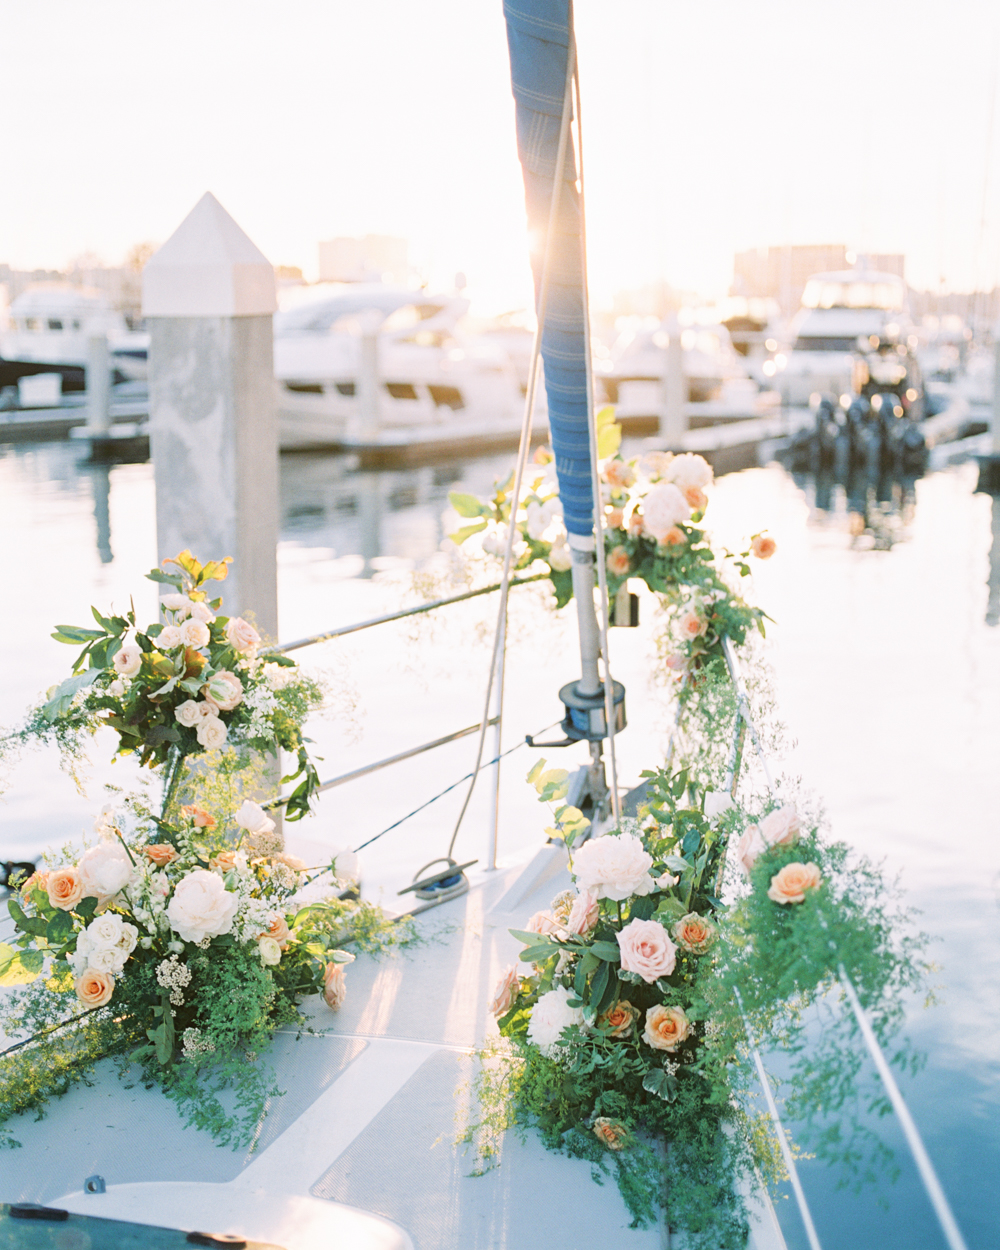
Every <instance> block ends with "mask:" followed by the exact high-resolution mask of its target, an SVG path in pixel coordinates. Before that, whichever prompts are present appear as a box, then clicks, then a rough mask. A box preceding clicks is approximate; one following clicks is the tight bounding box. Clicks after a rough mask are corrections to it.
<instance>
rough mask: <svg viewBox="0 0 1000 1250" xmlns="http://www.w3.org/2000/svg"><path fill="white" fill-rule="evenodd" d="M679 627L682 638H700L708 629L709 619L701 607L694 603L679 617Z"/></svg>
mask: <svg viewBox="0 0 1000 1250" xmlns="http://www.w3.org/2000/svg"><path fill="white" fill-rule="evenodd" d="M677 628H678V629H679V630H680V632H681V637H682V638H700V637H701V636H702V635H703V634H704V633H705V631H706V630H707V629H708V621H707V620H706V619H705V616H704V614H703V613H702V612H701V611H700V609H699V608H697V607H696V606H695V605H694V604H692V605H691V606H690V607H689V608H685V610H684V611H683V612H682V613H681V615H680V616H679V617H678V618H677Z"/></svg>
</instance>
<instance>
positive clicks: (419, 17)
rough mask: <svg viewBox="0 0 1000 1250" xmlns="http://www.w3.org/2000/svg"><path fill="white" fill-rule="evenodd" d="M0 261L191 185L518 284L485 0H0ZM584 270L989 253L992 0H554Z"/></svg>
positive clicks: (515, 221) (261, 240) (995, 144)
mask: <svg viewBox="0 0 1000 1250" xmlns="http://www.w3.org/2000/svg"><path fill="white" fill-rule="evenodd" d="M0 22H2V29H3V32H4V44H5V47H6V48H7V49H8V55H7V56H6V57H5V61H4V72H3V75H2V77H0V117H2V118H3V131H2V133H3V148H4V172H5V177H4V179H3V188H2V192H0V263H8V264H10V265H12V266H14V267H16V268H24V269H30V268H36V267H37V268H63V267H65V266H66V265H67V264H68V263H69V262H70V261H71V260H72V259H73V258H74V257H76V256H78V255H80V254H82V253H85V252H92V253H95V254H97V255H98V256H100V257H101V258H102V259H103V260H104V261H105V262H106V263H108V264H118V263H121V262H122V261H123V260H124V257H125V255H126V253H127V252H128V250H129V248H130V247H131V246H132V245H134V244H135V243H139V242H142V241H145V240H151V241H154V242H157V243H161V242H163V241H164V240H165V239H166V238H167V237H168V236H169V235H170V234H171V233H172V231H173V230H174V229H175V228H176V226H177V225H178V224H179V223H180V221H181V220H182V219H183V217H184V216H185V215H186V214H187V212H188V211H189V210H190V209H191V207H192V206H193V205H194V203H195V202H196V201H197V200H198V199H199V197H200V196H201V195H202V193H203V192H204V191H205V190H211V191H213V192H214V194H215V195H216V196H217V197H218V198H219V199H220V200H221V202H222V203H223V204H224V205H225V207H226V208H227V209H228V210H229V212H231V213H232V215H233V216H234V217H235V218H236V220H237V221H238V222H239V223H240V225H241V226H242V227H243V228H244V229H245V230H246V231H247V233H248V234H249V235H250V236H251V238H253V239H254V241H255V242H256V243H257V244H258V245H259V246H260V247H261V248H262V250H263V251H264V252H265V254H266V255H267V256H268V257H269V258H270V259H271V260H272V262H273V263H275V264H276V265H280V264H283V265H295V266H299V267H301V268H302V269H303V270H304V271H305V273H306V276H307V277H315V276H316V273H317V245H318V243H319V241H320V240H323V239H329V238H332V237H334V236H337V235H364V234H368V233H380V234H391V235H399V236H403V237H405V238H407V239H408V240H409V242H410V253H411V258H412V259H413V260H414V262H415V263H416V264H417V265H418V266H419V268H420V269H421V270H422V271H423V272H424V273H425V274H426V276H427V277H428V279H429V280H430V281H431V283H432V284H433V285H443V284H450V283H451V281H452V279H453V276H454V274H455V272H456V271H457V270H462V271H463V272H465V273H466V274H467V275H468V280H469V294H470V295H471V296H473V298H474V299H476V300H477V302H478V303H479V304H480V305H481V306H484V307H488V308H492V309H497V310H499V309H501V308H503V307H516V306H518V305H523V304H524V303H526V302H527V301H528V300H529V299H530V280H529V275H528V267H527V260H526V244H525V231H524V209H523V199H522V188H521V178H520V170H519V168H518V165H517V157H516V151H515V146H514V126H513V103H512V101H511V97H510V86H509V79H508V63H507V48H506V40H505V35H504V26H503V17H502V11H501V4H500V0H488V2H487V0H422V2H421V3H419V4H414V3H413V2H412V0H366V3H365V4H364V5H357V4H348V3H346V0H295V3H293V4H290V5H285V6H278V5H276V4H273V3H262V2H261V0H241V2H240V3H236V2H235V0H208V2H207V3H206V0H197V2H196V0H175V2H174V3H171V4H169V5H167V4H164V3H158V2H157V3H154V2H152V0H88V2H87V4H85V5H72V4H69V3H66V0H33V3H32V4H30V5H27V4H24V3H23V0H0ZM576 22H577V32H578V39H579V46H580V62H581V73H582V79H583V93H584V95H583V107H584V117H583V126H584V144H585V156H586V172H587V207H588V224H589V230H590V240H589V242H590V272H591V285H592V289H593V294H594V299H595V302H596V303H599V304H607V303H608V302H609V301H610V298H611V296H612V295H613V293H614V292H615V291H616V290H619V289H624V288H629V287H637V286H641V285H644V284H646V283H650V282H656V281H660V280H666V281H667V282H669V283H671V285H673V286H675V287H677V288H681V289H685V290H698V291H700V292H702V293H703V294H705V295H709V296H711V295H716V294H721V293H723V292H724V291H725V290H726V289H727V287H728V285H729V282H730V280H731V276H732V263H733V254H734V253H735V252H737V251H742V250H744V249H747V248H751V247H767V246H781V245H784V244H787V243H844V244H846V245H847V246H848V247H850V248H852V249H854V250H855V251H858V252H866V251H871V252H903V253H905V255H906V258H907V277H908V279H909V281H910V283H911V284H912V285H913V286H915V287H918V288H923V289H931V290H937V289H938V288H939V286H942V285H943V287H944V289H950V290H970V289H973V288H976V287H979V288H990V287H992V286H993V285H995V284H996V283H997V281H998V277H1000V153H998V148H1000V123H998V121H997V119H996V113H997V106H998V101H997V66H998V51H1000V7H998V6H997V5H995V4H993V3H987V2H986V0H952V3H951V4H950V5H949V6H948V7H947V9H945V7H944V6H942V5H940V4H939V3H937V2H935V3H930V2H929V0H911V3H909V4H908V5H906V6H899V5H897V4H894V3H890V2H889V0H867V2H866V3H862V2H861V0H841V3H839V4H838V5H837V6H835V7H831V6H829V5H823V6H821V5H820V4H818V3H815V2H812V0H809V2H804V0H799V2H798V3H791V2H790V0H763V2H762V3H758V4H756V5H753V6H751V5H746V4H745V3H740V2H739V0H717V3H715V4H713V5H708V4H706V3H701V4H694V5H692V4H681V3H680V0H576Z"/></svg>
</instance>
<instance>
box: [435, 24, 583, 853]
mask: <svg viewBox="0 0 1000 1250" xmlns="http://www.w3.org/2000/svg"><path fill="white" fill-rule="evenodd" d="M575 60H576V48H575V45H574V44H573V43H572V41H571V42H570V47H569V50H568V52H567V56H566V90H565V92H564V95H563V111H562V121H561V124H560V128H559V149H558V153H557V155H556V167H555V179H554V181H553V186H552V200H551V203H550V205H549V221H548V226H547V228H546V232H545V252H544V253H543V256H542V275H541V281H540V283H539V289H538V310H537V320H538V324H537V325H536V327H535V340H534V343H533V345H532V350H531V367H530V370H529V373H528V389H527V394H526V395H525V399H524V417H523V419H522V422H521V441H520V443H519V445H518V449H517V466H516V468H515V471H514V484H513V487H512V490H511V497H510V520H509V522H508V525H507V544H506V547H505V548H504V559H503V576H502V577H501V579H500V606H499V608H498V609H497V627H496V632H495V634H494V636H493V656H492V659H491V660H490V675H489V681H488V682H487V684H486V700H485V706H484V710H483V720H482V726H481V728H480V731H479V746H478V749H477V751H476V764H475V767H474V769H473V771H472V780H471V782H470V784H469V789H468V792H467V794H466V796H465V801H464V802H463V804H462V809H461V811H460V812H459V813H458V820H457V821H456V822H455V829H454V832H453V833H452V835H451V841H450V842H449V844H448V855H447V858H448V859H451V858H452V853H453V851H454V850H455V841H456V839H457V838H458V831H459V829H461V827H462V821H463V820H464V819H465V813H466V812H467V811H468V808H469V802H470V800H471V799H472V792H473V791H474V790H475V788H476V781H477V780H478V778H479V773H480V771H481V769H482V760H483V749H484V746H485V744H486V731H487V729H488V727H489V722H490V701H491V699H492V697H493V680H494V677H495V676H497V674H498V668H499V658H500V655H501V652H502V651H503V649H504V647H505V645H506V640H507V598H508V591H509V589H510V572H511V564H512V562H513V556H514V536H515V534H516V533H517V528H516V523H517V511H518V508H519V507H520V503H521V481H522V479H523V477H524V468H525V465H526V464H527V460H528V451H529V449H530V447H531V425H532V420H533V418H534V410H535V396H536V393H537V390H538V372H539V370H538V365H539V361H540V359H541V354H542V331H543V330H544V328H545V313H546V310H547V307H548V298H549V277H550V269H551V262H552V250H553V249H552V244H553V240H554V238H555V228H556V220H557V217H558V213H559V205H560V202H561V200H562V195H563V175H564V173H565V169H566V148H567V146H568V140H569V129H570V117H571V114H572V111H573V70H574V65H575Z"/></svg>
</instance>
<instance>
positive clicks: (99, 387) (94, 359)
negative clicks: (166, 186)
mask: <svg viewBox="0 0 1000 1250" xmlns="http://www.w3.org/2000/svg"><path fill="white" fill-rule="evenodd" d="M86 382H87V433H88V434H96V435H102V434H107V432H108V430H109V429H110V428H111V368H110V362H109V357H108V339H107V335H105V334H91V335H88V337H87V371H86Z"/></svg>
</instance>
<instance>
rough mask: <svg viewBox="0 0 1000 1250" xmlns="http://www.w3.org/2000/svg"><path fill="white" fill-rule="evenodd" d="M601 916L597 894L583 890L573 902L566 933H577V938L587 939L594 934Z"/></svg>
mask: <svg viewBox="0 0 1000 1250" xmlns="http://www.w3.org/2000/svg"><path fill="white" fill-rule="evenodd" d="M600 916H601V905H600V903H599V902H598V900H597V895H596V894H591V892H590V891H589V890H581V891H580V893H579V894H578V895H577V896H576V898H575V899H574V900H573V906H572V907H571V908H570V911H569V916H568V917H567V920H566V931H567V932H568V933H575V934H576V935H577V937H585V936H586V935H587V934H588V933H592V932H593V930H594V929H595V928H596V926H597V922H598V920H599V919H600Z"/></svg>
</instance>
